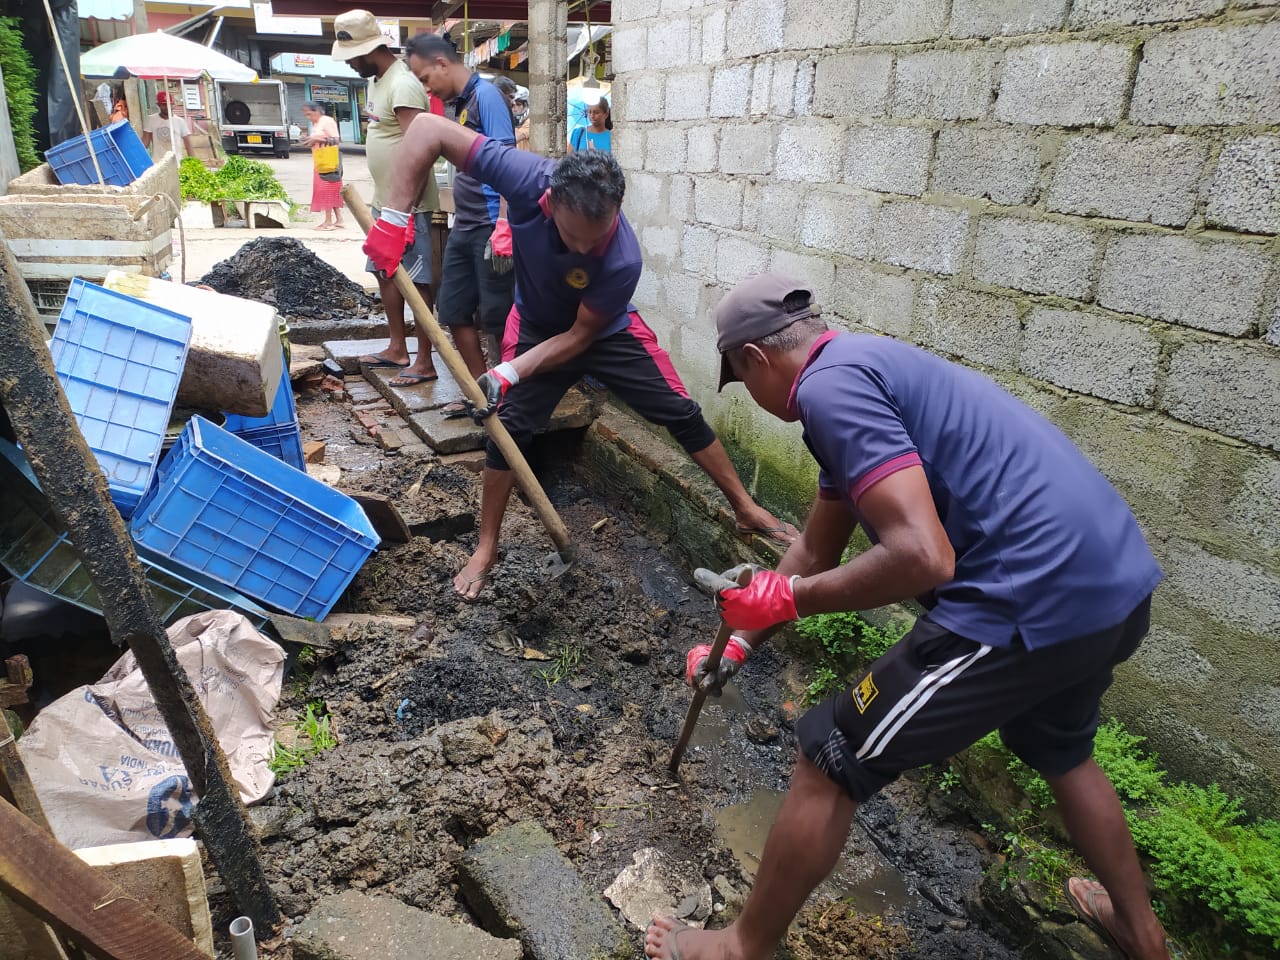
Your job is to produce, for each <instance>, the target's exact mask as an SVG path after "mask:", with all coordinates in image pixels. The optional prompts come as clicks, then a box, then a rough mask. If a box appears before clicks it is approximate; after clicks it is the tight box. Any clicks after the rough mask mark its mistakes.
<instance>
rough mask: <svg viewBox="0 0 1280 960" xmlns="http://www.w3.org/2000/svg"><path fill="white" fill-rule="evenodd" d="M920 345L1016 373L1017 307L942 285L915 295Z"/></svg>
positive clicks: (930, 285)
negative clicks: (1014, 370) (1013, 370)
mask: <svg viewBox="0 0 1280 960" xmlns="http://www.w3.org/2000/svg"><path fill="white" fill-rule="evenodd" d="M912 329H913V330H914V331H915V336H916V339H917V340H918V341H919V342H921V343H923V344H924V345H925V346H927V347H929V348H930V349H932V350H934V351H936V352H938V353H943V354H951V355H953V356H957V357H962V358H963V359H965V360H969V361H972V362H973V363H981V364H985V365H986V366H989V367H1000V368H1002V369H1007V370H1011V369H1014V368H1015V365H1016V363H1017V359H1018V338H1019V334H1020V332H1021V331H1020V330H1019V327H1018V312H1017V306H1016V305H1015V304H1014V302H1013V301H1012V300H1009V299H1007V298H1005V297H997V296H994V295H993V294H990V293H979V292H978V291H976V290H964V289H962V288H960V287H953V286H950V285H948V284H945V283H940V282H937V281H929V282H927V283H923V284H921V285H920V288H919V290H918V291H917V295H916V307H915V321H914V323H913V325H912Z"/></svg>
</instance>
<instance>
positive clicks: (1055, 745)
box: [796, 597, 1151, 803]
mask: <svg viewBox="0 0 1280 960" xmlns="http://www.w3.org/2000/svg"><path fill="white" fill-rule="evenodd" d="M1150 624H1151V598H1150V597H1147V599H1145V600H1143V601H1142V603H1140V604H1138V606H1137V607H1136V608H1135V609H1134V610H1133V612H1132V613H1130V614H1129V616H1128V617H1127V618H1126V619H1125V620H1124V621H1123V622H1122V623H1119V624H1117V625H1116V626H1114V627H1109V628H1107V629H1106V630H1100V631H1098V632H1097V633H1091V634H1088V635H1087V636H1083V637H1077V638H1075V639H1073V640H1066V641H1063V642H1062V643H1057V644H1054V645H1052V646H1049V647H1041V648H1038V649H1036V650H1027V648H1026V647H1024V646H1023V645H1022V644H1021V642H1019V641H1015V642H1014V644H1013V645H1012V646H1008V647H992V646H986V645H984V644H981V643H975V642H974V641H972V640H966V639H965V638H964V637H960V636H957V635H956V634H954V633H952V632H951V631H949V630H947V629H945V628H943V627H940V626H938V625H937V624H936V623H933V622H932V621H931V620H929V619H928V617H927V616H924V617H921V618H920V619H919V620H917V621H916V623H915V626H914V627H912V629H911V632H910V633H908V634H907V635H906V636H905V637H903V638H902V639H901V640H899V641H898V642H897V643H896V644H894V646H893V648H892V649H891V650H889V652H888V653H886V654H885V655H884V656H882V657H881V658H880V659H878V660H877V661H876V662H875V663H873V664H872V665H871V669H870V670H869V671H868V672H867V674H866V676H864V677H863V678H862V679H861V680H860V681H859V682H858V683H856V684H855V685H854V686H853V688H852V689H851V690H849V691H847V692H845V693H841V694H839V695H837V696H834V697H831V698H830V699H828V700H825V701H823V702H822V703H820V704H818V705H817V706H816V707H814V708H813V709H812V710H810V711H809V712H808V713H806V714H805V715H804V716H803V717H801V718H800V722H799V723H798V724H797V725H796V735H797V737H798V739H799V742H800V749H801V750H802V751H804V755H805V756H806V757H808V758H809V760H811V761H812V762H813V763H814V765H815V766H817V767H818V769H820V770H822V772H823V773H825V774H826V775H827V776H828V777H830V778H831V779H832V780H834V781H835V782H836V783H838V784H839V785H840V786H841V787H843V788H844V789H845V790H846V791H848V793H849V795H850V796H851V797H852V798H853V799H854V800H856V801H858V802H859V803H861V802H862V801H864V800H866V799H867V798H868V797H870V796H871V795H872V794H873V793H875V792H876V791H877V790H879V789H880V788H881V787H883V786H885V785H886V784H888V783H891V782H892V781H893V780H895V779H896V778H897V776H898V775H899V774H900V773H902V772H903V771H904V770H910V769H913V768H915V767H921V766H924V765H926V764H930V763H940V762H941V761H943V760H946V759H947V758H948V757H950V756H951V755H952V754H955V753H958V752H959V751H961V750H963V749H964V748H965V747H967V746H969V745H970V744H972V743H974V742H975V741H977V740H980V739H981V738H982V737H984V736H986V735H987V734H988V733H990V732H991V731H992V730H999V731H1000V739H1001V740H1003V741H1004V743H1005V746H1007V747H1008V748H1009V749H1010V750H1011V751H1013V753H1014V754H1015V755H1016V756H1018V757H1019V758H1020V759H1021V760H1022V761H1023V762H1025V763H1026V764H1027V765H1028V766H1030V767H1032V768H1033V769H1035V770H1038V771H1039V772H1040V773H1041V774H1044V775H1045V776H1050V777H1052V776H1058V775H1060V774H1064V773H1066V772H1067V771H1069V770H1073V769H1075V768H1076V767H1077V766H1079V765H1080V764H1081V763H1083V762H1084V761H1086V760H1088V759H1089V757H1090V756H1092V755H1093V736H1094V733H1096V732H1097V729H1098V720H1099V703H1100V701H1101V699H1102V694H1103V693H1104V692H1105V691H1106V689H1107V688H1108V687H1109V686H1111V679H1112V674H1111V671H1112V668H1113V667H1115V665H1116V664H1118V663H1120V662H1122V661H1124V660H1127V659H1129V657H1131V656H1132V655H1133V652H1134V651H1135V650H1137V649H1138V644H1139V643H1140V642H1141V640H1142V638H1143V637H1144V636H1145V635H1146V633H1147V629H1148V627H1149V626H1150Z"/></svg>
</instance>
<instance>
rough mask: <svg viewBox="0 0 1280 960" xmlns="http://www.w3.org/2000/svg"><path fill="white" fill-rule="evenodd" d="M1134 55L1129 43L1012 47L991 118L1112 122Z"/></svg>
mask: <svg viewBox="0 0 1280 960" xmlns="http://www.w3.org/2000/svg"><path fill="white" fill-rule="evenodd" d="M1133 55H1134V53H1133V49H1132V48H1131V47H1130V46H1128V45H1127V44H1122V43H1103V42H1093V41H1082V42H1077V43H1056V44H1034V45H1032V46H1029V47H1019V48H1017V49H1014V50H1010V51H1009V52H1008V53H1007V54H1006V55H1005V60H1004V70H1003V73H1002V76H1001V78H1000V94H999V96H997V97H996V109H995V117H996V119H997V120H1005V121H1008V122H1010V123H1031V124H1053V125H1055V126H1060V127H1086V126H1102V125H1108V124H1112V123H1115V122H1116V121H1117V120H1119V119H1120V118H1121V116H1122V115H1123V113H1124V96H1125V90H1126V88H1127V87H1128V85H1129V67H1130V65H1131V64H1132V62H1133Z"/></svg>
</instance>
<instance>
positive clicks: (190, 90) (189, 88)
mask: <svg viewBox="0 0 1280 960" xmlns="http://www.w3.org/2000/svg"><path fill="white" fill-rule="evenodd" d="M182 105H183V106H184V107H186V108H187V112H188V113H193V112H198V111H199V110H200V109H201V107H202V104H201V103H200V84H198V83H184V84H183V85H182Z"/></svg>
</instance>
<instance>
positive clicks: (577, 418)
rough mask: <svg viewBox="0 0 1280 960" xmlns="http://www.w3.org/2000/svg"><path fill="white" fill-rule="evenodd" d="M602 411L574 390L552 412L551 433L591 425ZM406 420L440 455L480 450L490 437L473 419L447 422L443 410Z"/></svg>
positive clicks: (420, 414) (582, 394)
mask: <svg viewBox="0 0 1280 960" xmlns="http://www.w3.org/2000/svg"><path fill="white" fill-rule="evenodd" d="M401 389H404V388H401ZM599 412H600V403H599V401H598V400H596V399H594V398H592V397H590V396H588V395H587V394H586V393H584V392H583V391H582V390H580V389H579V388H578V387H574V388H573V389H571V390H570V391H569V392H568V393H566V394H565V395H564V399H563V400H561V401H560V404H559V406H557V407H556V408H555V410H554V411H552V414H551V420H550V422H549V423H548V424H547V432H550V431H552V430H572V429H575V428H578V427H587V426H590V425H591V423H592V421H593V420H595V418H596V416H597V415H598V414H599ZM405 419H406V420H408V421H409V427H410V428H411V429H412V430H413V432H414V433H416V434H417V435H418V436H420V437H421V438H422V439H423V441H424V442H425V443H426V444H427V445H428V446H430V447H431V448H432V449H433V450H435V451H436V452H437V453H440V454H446V453H463V452H465V451H467V450H479V449H480V448H481V447H483V446H484V445H485V441H486V438H487V435H486V434H485V430H484V427H482V426H480V425H478V424H476V423H475V422H474V421H472V420H471V419H470V418H469V417H457V418H455V419H445V417H444V416H443V415H442V414H441V413H440V412H439V411H437V410H427V411H425V412H422V413H416V414H413V415H412V416H409V417H406V418H405Z"/></svg>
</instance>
